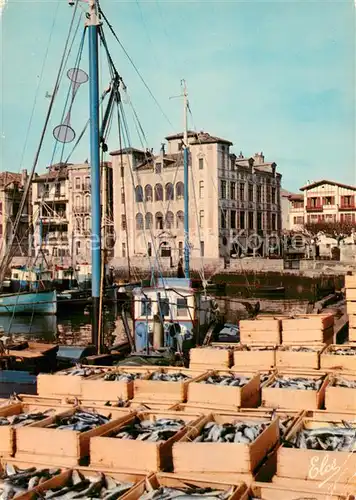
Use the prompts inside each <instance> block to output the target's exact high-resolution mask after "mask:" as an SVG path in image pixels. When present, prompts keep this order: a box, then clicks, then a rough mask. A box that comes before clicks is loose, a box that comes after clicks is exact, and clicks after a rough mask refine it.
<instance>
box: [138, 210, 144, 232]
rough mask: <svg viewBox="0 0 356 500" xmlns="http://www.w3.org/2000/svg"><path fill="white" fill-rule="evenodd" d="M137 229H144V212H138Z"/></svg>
mask: <svg viewBox="0 0 356 500" xmlns="http://www.w3.org/2000/svg"><path fill="white" fill-rule="evenodd" d="M136 229H137V230H138V231H142V230H143V215H142V214H136Z"/></svg>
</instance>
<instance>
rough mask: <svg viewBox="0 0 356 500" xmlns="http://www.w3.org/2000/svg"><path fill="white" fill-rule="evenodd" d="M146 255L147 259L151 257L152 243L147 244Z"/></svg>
mask: <svg viewBox="0 0 356 500" xmlns="http://www.w3.org/2000/svg"><path fill="white" fill-rule="evenodd" d="M147 255H148V257H151V256H152V243H151V242H150V241H149V242H148V243H147Z"/></svg>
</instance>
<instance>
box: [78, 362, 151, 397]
mask: <svg viewBox="0 0 356 500" xmlns="http://www.w3.org/2000/svg"><path fill="white" fill-rule="evenodd" d="M111 371H112V372H114V373H122V374H124V373H135V374H136V373H137V374H139V375H140V376H142V377H143V378H144V379H147V378H148V376H149V372H148V371H147V369H146V368H144V369H142V368H136V367H134V366H133V367H132V368H131V367H130V368H122V369H121V368H120V369H118V370H116V369H115V370H111ZM104 376H105V373H103V374H101V375H97V376H95V377H91V378H89V379H86V380H82V383H81V397H82V399H90V398H92V397H93V395H94V394H95V395H96V399H97V400H101V401H117V400H118V399H121V400H123V401H127V400H129V399H132V398H133V395H134V381H133V380H130V381H128V382H125V381H123V380H118V381H109V380H104Z"/></svg>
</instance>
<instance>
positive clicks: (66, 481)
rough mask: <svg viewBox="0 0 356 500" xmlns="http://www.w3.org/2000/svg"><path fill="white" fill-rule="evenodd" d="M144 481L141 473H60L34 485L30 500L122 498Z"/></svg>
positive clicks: (80, 470) (108, 499) (79, 470)
mask: <svg viewBox="0 0 356 500" xmlns="http://www.w3.org/2000/svg"><path fill="white" fill-rule="evenodd" d="M144 478H145V476H144V475H143V474H130V473H126V472H110V473H103V472H95V471H92V470H85V469H75V470H64V471H63V472H62V473H61V474H59V475H55V476H53V477H51V478H49V479H48V480H47V481H46V482H43V483H41V484H40V485H38V486H36V487H35V488H34V489H33V490H32V494H31V498H34V499H35V498H48V499H50V498H53V499H54V498H58V499H71V498H73V499H74V498H77V499H79V498H81V499H88V498H96V499H106V500H114V499H117V498H121V497H123V496H124V495H125V494H126V493H128V492H129V491H130V490H131V489H132V488H133V487H134V486H135V485H136V484H138V483H140V482H141V481H142V480H143V479H144ZM26 498H29V497H26ZM16 499H17V497H16Z"/></svg>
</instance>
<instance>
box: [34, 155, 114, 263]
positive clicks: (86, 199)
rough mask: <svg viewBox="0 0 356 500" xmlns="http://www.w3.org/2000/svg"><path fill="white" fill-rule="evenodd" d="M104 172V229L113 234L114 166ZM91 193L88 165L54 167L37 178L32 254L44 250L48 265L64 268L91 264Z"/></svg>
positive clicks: (105, 166) (104, 169)
mask: <svg viewBox="0 0 356 500" xmlns="http://www.w3.org/2000/svg"><path fill="white" fill-rule="evenodd" d="M102 171H104V172H105V175H104V176H103V178H104V179H105V185H106V191H105V197H103V202H104V204H105V206H107V211H106V213H107V214H108V215H107V217H106V218H105V226H109V227H110V229H108V231H109V232H110V233H112V229H111V227H112V226H113V224H112V223H111V224H110V223H109V221H108V220H109V219H110V217H111V218H112V169H111V164H110V163H105V164H103V165H102ZM90 190H91V181H90V167H89V165H88V163H83V164H57V165H52V166H51V167H50V168H49V171H48V173H47V174H44V175H40V176H37V177H35V179H34V181H33V188H32V213H33V227H34V239H33V240H34V248H33V255H38V254H39V252H40V249H41V253H42V252H43V254H44V257H45V259H46V261H47V262H48V263H53V264H56V265H63V266H74V265H75V264H85V263H89V262H91V194H90ZM110 204H111V206H110ZM102 213H104V212H103V211H102ZM110 214H111V215H110ZM103 226H104V223H103Z"/></svg>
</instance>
